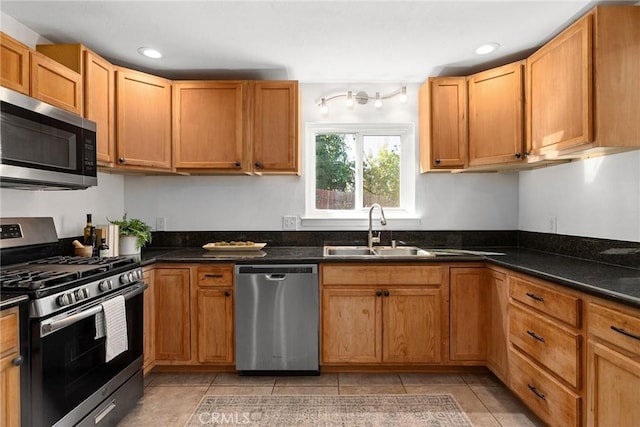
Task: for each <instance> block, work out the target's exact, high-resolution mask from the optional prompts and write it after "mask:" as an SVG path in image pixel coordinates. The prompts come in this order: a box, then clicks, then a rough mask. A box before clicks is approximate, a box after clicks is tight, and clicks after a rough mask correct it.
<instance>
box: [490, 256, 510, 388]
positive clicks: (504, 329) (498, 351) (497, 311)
mask: <svg viewBox="0 0 640 427" xmlns="http://www.w3.org/2000/svg"><path fill="white" fill-rule="evenodd" d="M485 281H486V285H487V287H488V293H489V296H488V299H489V301H488V304H489V310H488V319H487V320H488V325H489V326H488V328H487V362H486V363H487V367H488V368H489V369H490V370H491V372H493V373H494V374H495V375H496V376H497V377H498V378H500V380H502V382H503V383H505V384H509V346H508V345H509V328H508V308H509V286H508V284H507V274H506V272H504V271H498V270H494V269H490V268H488V269H487V270H486V271H485Z"/></svg>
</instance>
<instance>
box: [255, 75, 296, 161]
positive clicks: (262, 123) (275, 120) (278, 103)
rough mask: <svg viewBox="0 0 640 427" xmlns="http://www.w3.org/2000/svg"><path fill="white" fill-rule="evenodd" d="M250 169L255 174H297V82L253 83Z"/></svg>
mask: <svg viewBox="0 0 640 427" xmlns="http://www.w3.org/2000/svg"><path fill="white" fill-rule="evenodd" d="M252 85H253V126H252V132H253V135H252V140H253V168H254V171H255V172H256V173H281V174H297V173H299V172H300V170H299V167H300V166H299V164H300V159H299V157H300V148H299V142H298V123H299V117H298V82H297V81H264V82H259V81H258V82H253V83H252Z"/></svg>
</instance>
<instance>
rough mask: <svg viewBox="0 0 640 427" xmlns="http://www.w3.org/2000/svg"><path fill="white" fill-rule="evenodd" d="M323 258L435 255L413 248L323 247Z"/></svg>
mask: <svg viewBox="0 0 640 427" xmlns="http://www.w3.org/2000/svg"><path fill="white" fill-rule="evenodd" d="M324 256H327V257H351V258H353V257H358V258H380V257H434V256H437V254H435V253H432V252H429V251H425V250H424V249H420V248H418V247H415V246H398V247H395V248H394V247H391V246H374V247H373V248H369V247H367V246H325V247H324Z"/></svg>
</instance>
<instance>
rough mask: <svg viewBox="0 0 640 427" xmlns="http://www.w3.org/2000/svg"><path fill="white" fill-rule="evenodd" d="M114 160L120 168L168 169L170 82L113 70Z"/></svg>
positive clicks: (131, 72) (169, 165)
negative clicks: (114, 89) (115, 154)
mask: <svg viewBox="0 0 640 427" xmlns="http://www.w3.org/2000/svg"><path fill="white" fill-rule="evenodd" d="M116 81H117V90H116V115H117V123H116V130H117V140H116V144H117V157H118V159H117V160H118V163H119V165H120V166H123V167H132V168H142V169H152V170H154V169H158V170H170V169H171V83H170V82H169V80H165V79H163V78H160V77H156V76H152V75H149V74H144V73H138V72H135V71H132V70H127V69H118V70H117V71H116Z"/></svg>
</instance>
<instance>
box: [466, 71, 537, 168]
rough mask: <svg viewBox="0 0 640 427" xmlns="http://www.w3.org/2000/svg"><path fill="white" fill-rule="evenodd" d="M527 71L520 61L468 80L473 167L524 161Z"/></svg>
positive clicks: (470, 149)
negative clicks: (525, 72) (525, 71)
mask: <svg viewBox="0 0 640 427" xmlns="http://www.w3.org/2000/svg"><path fill="white" fill-rule="evenodd" d="M523 68H524V61H520V62H516V63H513V64H509V65H505V66H502V67H499V68H494V69H491V70H488V71H483V72H481V73H477V74H474V75H472V76H470V77H469V78H468V79H467V83H468V90H469V166H477V165H487V164H499V163H514V162H515V163H518V162H523V161H524V158H525V147H524V73H523Z"/></svg>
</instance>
